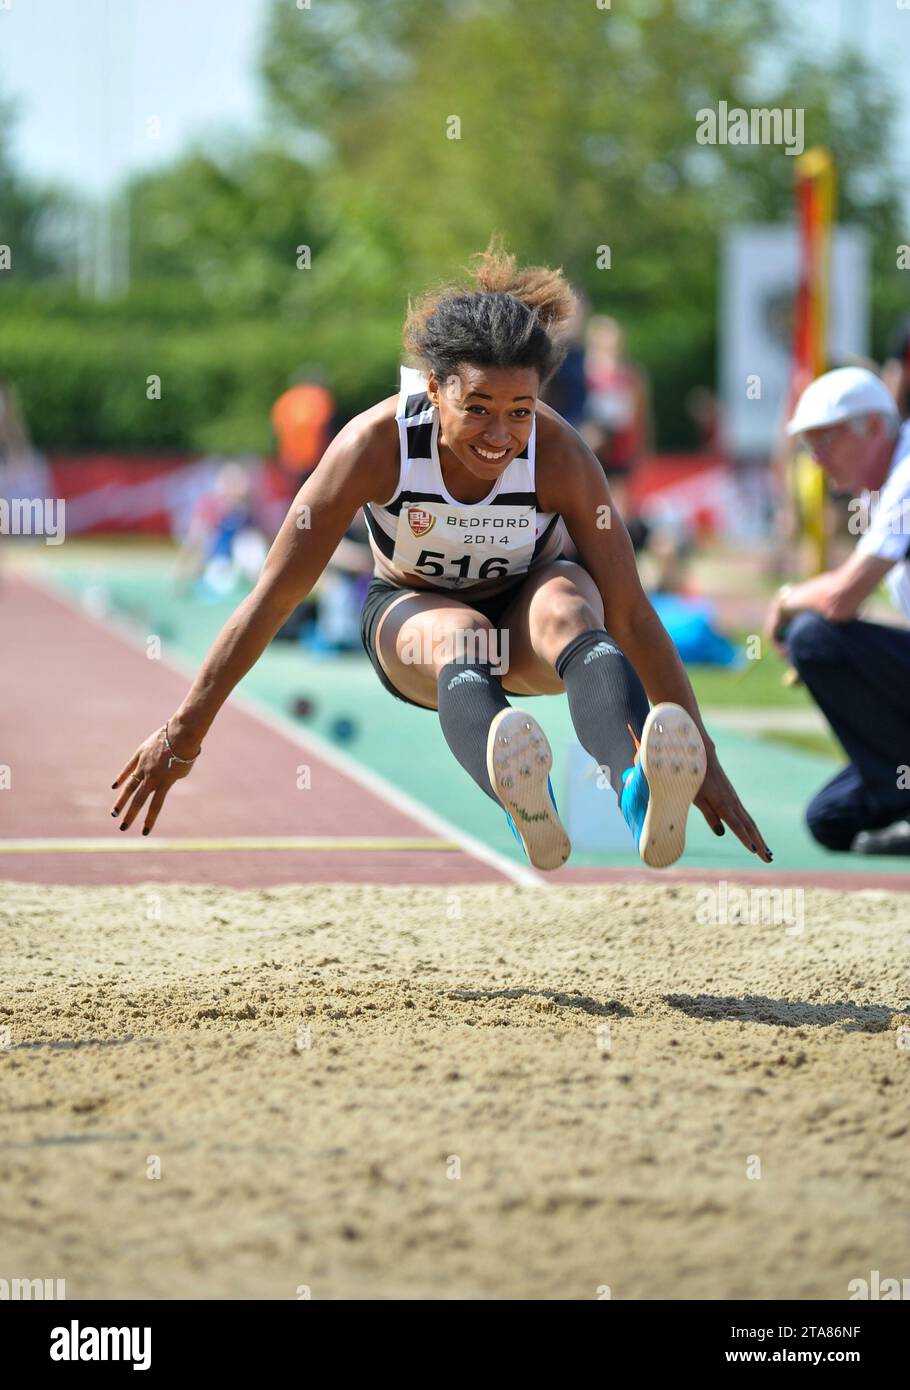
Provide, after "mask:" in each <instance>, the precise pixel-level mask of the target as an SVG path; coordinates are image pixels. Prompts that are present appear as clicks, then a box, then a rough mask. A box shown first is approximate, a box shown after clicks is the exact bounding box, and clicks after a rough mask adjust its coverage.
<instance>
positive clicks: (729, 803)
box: [695, 751, 774, 864]
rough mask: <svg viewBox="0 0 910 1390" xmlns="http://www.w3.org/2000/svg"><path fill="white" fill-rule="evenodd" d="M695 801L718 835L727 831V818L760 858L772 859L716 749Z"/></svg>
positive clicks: (738, 834)
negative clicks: (725, 829)
mask: <svg viewBox="0 0 910 1390" xmlns="http://www.w3.org/2000/svg"><path fill="white" fill-rule="evenodd" d="M695 805H696V806H697V807H698V809H699V811H701V813H702V815H703V816H704V818H705V820H706V821H707V822H708V824H709V825H710V827H711V829H712V830H713V831H714V833H715V835H723V834H724V825H723V823H724V821H726V823H727V825H729V827H730V829H731V830H732V831H733V834H734V835H735V836H736V837H737V839H739V840H742V842H743V844H744V845H745V846H746V849H748V850H751V851H752V853H753V854H757V855H758V857H759V859H763V860H764V861H765V863H766V864H770V863H771V860H772V859H773V857H774V856H773V855H772V853H771V851H770V850H769V848H768V846H767V845H766V844H765V841H764V837H763V836H762V833H761V831H760V830H759V828H758V826H757V825H756V824H755V821H754V820H753V819H752V817H751V816H750V815H749V812H748V811H747V810H746V808H745V806H743V804H742V802H741V801H740V799H739V797H738V796H737V795H736V792H735V791H734V790H733V786H732V784H731V782H730V779H729V778H728V776H727V774H726V773H725V772H724V770H723V768H722V767H721V765H720V763H719V762H718V761H717V754H716V753H714V752H713V751H709V753H708V770H707V772H706V773H705V780H704V781H703V782H702V784H701V790H700V791H699V793H698V796H697V797H696V798H695Z"/></svg>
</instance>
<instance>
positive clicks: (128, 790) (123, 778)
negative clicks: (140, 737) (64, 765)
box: [111, 725, 195, 835]
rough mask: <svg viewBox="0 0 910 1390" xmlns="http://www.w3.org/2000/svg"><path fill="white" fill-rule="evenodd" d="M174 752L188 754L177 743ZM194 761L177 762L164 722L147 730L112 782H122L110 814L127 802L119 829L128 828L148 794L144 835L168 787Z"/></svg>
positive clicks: (155, 817)
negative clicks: (168, 740) (173, 756)
mask: <svg viewBox="0 0 910 1390" xmlns="http://www.w3.org/2000/svg"><path fill="white" fill-rule="evenodd" d="M172 741H173V735H172ZM177 752H178V753H179V754H180V756H181V757H186V756H187V753H186V752H185V750H184V749H183V748H182V747H181V746H180V745H179V743H178V745H177ZM194 765H195V759H194V761H193V762H177V761H175V760H174V759H173V758H172V756H171V753H170V751H169V750H168V746H167V743H166V742H165V727H164V725H162V727H161V728H160V729H156V730H155V732H154V733H153V734H149V736H148V738H147V739H146V740H145V742H144V743H141V744H140V745H139V747H138V748H137V749H136V751H135V753H134V754H133V756H132V757H131V758H130V760H129V762H128V763H126V765H125V766H124V768H123V771H122V772H121V773H120V774H119V776H118V777H117V780H116V782H114V784H113V789H114V790H116V789H117V788H119V787H121V784H122V790H121V792H120V795H119V796H118V798H117V800H116V801H115V802H114V809H113V810H112V811H111V815H112V816H119V815H120V813H121V811H122V810H123V808H124V806H126V805H127V802H129V807H128V809H127V812H126V815H125V816H124V817H123V820H122V822H121V825H120V829H121V830H128V829H129V827H130V826H131V825H132V823H133V821H134V820H135V819H136V817H137V816H138V814H139V812H140V811H141V810H142V807H143V806H144V805H145V803H146V802H147V801H148V799H149V797H151V798H152V801H151V805H150V806H149V808H148V810H147V811H146V813H145V824H144V825H143V827H142V833H143V835H147V834H148V833H149V831H150V830H151V828H152V826H153V825H154V824H155V821H156V820H157V819H158V812H159V811H160V810H161V807H162V806H163V805H164V798H165V797H166V796H167V794H168V792H169V791H170V789H171V787H172V786H173V785H174V783H175V782H179V781H180V779H181V778H182V777H188V776H189V775H190V773H191V772H192V770H193V767H194Z"/></svg>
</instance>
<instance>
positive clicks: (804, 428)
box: [767, 367, 910, 854]
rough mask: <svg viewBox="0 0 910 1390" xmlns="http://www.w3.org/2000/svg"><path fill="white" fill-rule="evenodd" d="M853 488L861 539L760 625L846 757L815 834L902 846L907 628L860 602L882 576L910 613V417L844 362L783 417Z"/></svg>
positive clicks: (909, 746) (907, 809)
mask: <svg viewBox="0 0 910 1390" xmlns="http://www.w3.org/2000/svg"><path fill="white" fill-rule="evenodd" d="M787 432H788V434H790V435H798V436H799V437H800V438H801V441H802V443H803V444H804V446H805V448H806V449H807V450H808V451H809V452H810V453H811V454H812V456H813V457H814V458H815V459H816V460H817V461H818V463H819V464H820V465H821V467H822V468H823V469H824V471H825V473H826V475H827V477H828V479H829V482H830V485H831V488H832V491H833V492H834V493H835V494H840V495H849V496H850V497H851V498H852V501H851V503H850V507H849V509H850V512H851V516H850V522H849V529H850V530H851V531H852V532H854V533H855V534H858V535H859V537H860V539H859V541H858V543H857V545H856V548H855V549H854V551H853V553H852V555H851V556H850V558H849V559H848V560H847V561H846V562H845V563H844V564H842V565H841V566H840V567H839V568H838V569H835V570H830V571H828V572H826V573H824V574H820V575H817V576H816V577H815V578H813V579H807V580H806V581H804V582H803V583H801V584H795V585H785V586H784V588H783V589H781V590H780V592H779V593H778V595H777V597H776V598H775V600H774V602H773V603H772V605H771V609H770V611H769V614H768V621H767V631H768V633H769V635H770V636H771V638H772V640H773V641H774V643H775V645H776V646H777V648H778V650H779V651H781V652H782V653H783V654H786V655H787V656H788V658H789V660H790V662H791V664H792V665H793V666H794V667H795V668H796V670H797V672H798V673H799V675H800V677H801V679H802V681H803V684H804V685H805V686H806V688H807V689H808V690H809V692H810V694H811V695H812V698H813V699H814V700H815V702H816V704H817V705H818V707H819V709H820V710H821V711H822V713H823V714H824V715H825V718H826V719H827V720H828V723H829V724H830V725H831V728H832V729H833V731H834V733H835V735H836V736H837V738H838V739H839V740H840V742H841V744H842V745H843V748H844V751H845V752H846V754H847V757H848V758H849V763H848V765H847V767H845V768H844V769H843V771H842V772H839V773H838V774H837V776H836V777H834V778H833V779H832V781H830V782H829V783H828V784H827V786H825V787H823V788H822V789H821V791H820V792H819V793H818V794H817V796H815V798H814V799H813V800H812V801H811V803H810V804H809V807H808V809H807V811H806V821H807V824H808V826H809V829H810V831H811V832H812V834H813V836H814V837H815V839H816V840H817V841H818V842H819V844H822V845H824V846H825V847H826V848H827V849H832V850H851V849H852V850H856V851H858V852H860V853H867V854H910V631H907V630H906V629H904V628H900V627H889V626H885V625H883V624H880V623H871V622H865V621H863V620H861V619H859V618H858V617H857V613H858V611H859V609H860V607H861V605H862V603H863V602H864V600H865V599H867V598H868V597H869V595H870V594H872V593H873V592H874V591H875V589H876V588H877V587H878V585H879V583H880V582H881V581H882V579H885V577H886V576H887V579H886V583H887V586H888V588H889V590H890V592H891V595H892V598H893V599H894V602H895V603H896V605H897V607H898V608H899V609H900V611H901V613H902V614H903V617H904V619H905V620H907V621H910V422H908V423H907V424H904V425H903V426H902V425H901V423H900V417H899V415H898V412H897V409H896V406H895V404H894V401H893V399H892V398H891V396H890V394H889V393H888V391H887V390H886V388H885V386H884V385H883V383H882V382H881V381H880V380H879V378H878V377H877V376H876V375H875V374H874V373H873V372H870V371H867V370H866V369H865V368H863V367H842V368H839V369H838V370H836V371H833V372H826V373H825V375H824V376H820V377H819V378H818V379H817V380H816V381H813V382H812V383H811V385H809V386H808V387H807V388H806V390H805V391H804V392H803V394H802V396H801V397H800V399H799V402H798V403H797V406H796V410H795V412H794V415H793V418H792V420H791V421H790V422H789V424H788V426H787Z"/></svg>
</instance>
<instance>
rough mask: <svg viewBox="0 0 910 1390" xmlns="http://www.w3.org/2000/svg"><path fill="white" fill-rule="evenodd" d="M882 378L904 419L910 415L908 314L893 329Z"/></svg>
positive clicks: (909, 328) (909, 318)
mask: <svg viewBox="0 0 910 1390" xmlns="http://www.w3.org/2000/svg"><path fill="white" fill-rule="evenodd" d="M882 380H883V381H884V383H885V385H886V386H887V388H888V390H889V391H890V392H891V395H892V396H893V397H894V399H895V401H896V403H897V408H898V410H899V411H900V414H901V416H902V418H903V419H905V420H906V419H907V417H908V416H910V314H907V315H905V316H904V318H902V319H901V321H900V322H899V323H898V325H897V327H896V328H895V330H894V334H893V336H892V338H891V342H890V343H889V345H888V355H887V358H886V359H885V365H884V367H883V368H882Z"/></svg>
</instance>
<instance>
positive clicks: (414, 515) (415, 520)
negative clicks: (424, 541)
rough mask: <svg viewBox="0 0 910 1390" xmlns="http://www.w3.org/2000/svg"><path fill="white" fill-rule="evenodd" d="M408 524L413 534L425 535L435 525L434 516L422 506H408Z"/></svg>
mask: <svg viewBox="0 0 910 1390" xmlns="http://www.w3.org/2000/svg"><path fill="white" fill-rule="evenodd" d="M408 525H409V526H410V528H411V530H412V531H413V533H414V535H415V536H426V535H428V534H429V532H430V531H432V529H433V527H434V526H435V525H436V518H435V516H433V515H432V513H430V512H425V511H424V509H423V508H422V507H408Z"/></svg>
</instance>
